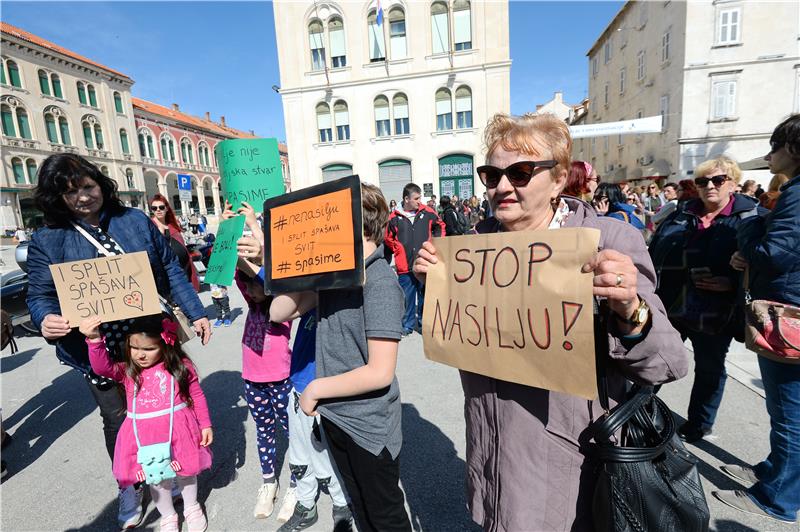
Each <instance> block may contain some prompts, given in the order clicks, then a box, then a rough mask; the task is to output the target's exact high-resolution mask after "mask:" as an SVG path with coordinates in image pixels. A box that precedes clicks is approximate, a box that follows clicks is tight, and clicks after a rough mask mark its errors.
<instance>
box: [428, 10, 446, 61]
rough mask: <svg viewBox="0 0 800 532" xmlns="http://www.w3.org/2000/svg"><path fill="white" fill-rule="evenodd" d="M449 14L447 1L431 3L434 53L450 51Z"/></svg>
mask: <svg viewBox="0 0 800 532" xmlns="http://www.w3.org/2000/svg"><path fill="white" fill-rule="evenodd" d="M448 14H449V13H448V9H447V4H446V3H444V2H434V3H433V5H431V40H432V45H433V48H432V50H433V53H434V54H443V53H445V52H449V51H450V24H449V23H448V20H447V19H448Z"/></svg>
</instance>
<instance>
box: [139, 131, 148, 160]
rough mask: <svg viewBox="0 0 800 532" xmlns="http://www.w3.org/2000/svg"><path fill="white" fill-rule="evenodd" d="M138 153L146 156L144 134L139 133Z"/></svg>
mask: <svg viewBox="0 0 800 532" xmlns="http://www.w3.org/2000/svg"><path fill="white" fill-rule="evenodd" d="M139 155H141V156H142V157H147V150H146V149H145V147H144V135H142V134H141V133H139Z"/></svg>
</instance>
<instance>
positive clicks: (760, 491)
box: [747, 356, 800, 521]
mask: <svg viewBox="0 0 800 532" xmlns="http://www.w3.org/2000/svg"><path fill="white" fill-rule="evenodd" d="M758 365H759V366H760V367H761V380H762V381H763V383H764V391H765V392H766V398H767V412H768V413H769V421H770V426H771V430H770V432H769V456H767V458H766V460H764V461H763V462H761V463H760V464H758V465H757V466H755V473H756V477H758V482H757V483H756V484H755V485H753V487H751V488H750V489H749V490H747V492H748V494H749V495H750V497H751V498H752V499H753V500H754V501H755V502H756V503H758V505H759V506H761V507H762V508H763V509H764V510H765V511H766V512H768V513H769V514H771V515H773V516H775V517H779V518H781V519H790V520H792V521H793V520H795V519H796V518H797V512H798V511H800V365H799V364H783V363H781V362H774V361H772V360H769V359H767V358H764V357H761V356H760V357H758Z"/></svg>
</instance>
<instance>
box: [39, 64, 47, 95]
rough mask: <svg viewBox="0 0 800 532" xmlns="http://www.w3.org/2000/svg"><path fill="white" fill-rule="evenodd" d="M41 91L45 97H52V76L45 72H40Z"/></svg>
mask: <svg viewBox="0 0 800 532" xmlns="http://www.w3.org/2000/svg"><path fill="white" fill-rule="evenodd" d="M39 90H41V91H42V94H44V95H45V96H50V76H48V75H47V72H45V71H44V70H40V71H39Z"/></svg>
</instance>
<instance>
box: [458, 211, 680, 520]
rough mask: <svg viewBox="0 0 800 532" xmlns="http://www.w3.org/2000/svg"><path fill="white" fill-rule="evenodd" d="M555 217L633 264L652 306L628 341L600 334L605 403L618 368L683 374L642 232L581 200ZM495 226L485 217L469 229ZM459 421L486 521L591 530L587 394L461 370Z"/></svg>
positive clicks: (478, 510)
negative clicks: (605, 356)
mask: <svg viewBox="0 0 800 532" xmlns="http://www.w3.org/2000/svg"><path fill="white" fill-rule="evenodd" d="M564 199H565V201H566V202H567V203H568V205H569V207H570V211H571V214H570V216H569V218H568V219H567V221H566V223H565V224H564V227H592V228H596V229H600V232H601V233H600V249H615V250H617V251H619V252H622V253H624V254H626V255H628V256H629V257H631V259H633V262H634V264H636V266H637V268H638V269H639V276H638V282H637V286H638V291H639V297H640V298H642V299H644V300H645V301H647V304H648V305H649V306H650V309H651V312H652V326H651V328H650V330H649V332H648V333H647V336H646V337H645V338H644V339H643V340H641V341H640V342H639V343H638V344H636V345H635V346H634V347H632V348H631V349H630V350H628V349H626V348H625V347H624V346H623V345H622V344H621V342H620V340H619V338H617V337H616V336H615V335H614V334H609V336H608V343H609V353H610V357H611V362H610V363H609V369H608V380H609V395H610V396H611V400H612V406H613V404H615V399H617V400H618V399H619V398H620V397H622V394H623V393H624V386H625V378H626V377H627V378H628V379H630V380H633V381H635V382H639V383H643V384H660V383H664V382H669V381H672V380H676V379H679V378H681V377H683V376H684V375H686V371H687V365H688V352H687V351H686V349H685V348H684V346H683V342H681V338H680V336H679V335H678V333H677V332H676V331H675V329H673V327H672V325H670V323H669V321H668V320H667V316H666V312H665V310H664V307H663V305H662V304H661V301H660V300H659V298H658V296H656V295H655V281H656V275H655V272H654V269H653V264H652V262H651V261H650V256H649V255H648V253H647V248H646V247H645V243H644V239H643V238H642V235H641V233H640V232H639V231H637V230H636V229H634V228H633V226H631V225H630V224H627V223H625V222H621V221H619V220H615V219H613V218H609V217H599V216H597V215H596V214H595V211H594V209H592V208H591V207H590V206H589V205H588V204H586V203H584V202H582V201H579V200H575V199H573V198H564ZM497 229H498V223H497V221H496V220H495V219H489V220H485V221H483V222H481V223H480V224H478V226H477V230H478V232H479V233H489V232H494V231H496V230H497ZM461 383H462V386H463V388H464V401H465V404H464V416H465V418H466V426H467V435H466V439H467V501H468V504H469V507H470V510H471V512H472V518H473V519H474V520H475V522H477V523H478V524H480V525H482V526H483V528H484V530H490V531H519V530H574V531H577V530H593V529H594V527H593V525H592V508H591V506H592V503H591V501H592V493H593V489H594V484H595V474H594V469H595V463H594V462H593V461H592V460H590V459H589V458H587V457H586V456H584V455H583V454H582V453H581V452H580V451H579V444H580V443H583V442H586V441H587V439H588V434H587V430H586V429H587V427H588V426H589V424H590V423H591V422H592V421H594V420H596V419H598V418H599V417H600V416H601V415H602V408H601V407H600V405H599V403H598V402H597V401H588V400H586V399H581V398H579V397H575V396H572V395H569V394H566V393H560V392H550V391H547V390H543V389H540V388H533V387H530V386H524V385H521V384H514V383H511V382H506V381H501V380H497V379H493V378H490V377H484V376H482V375H477V374H474V373H469V372H466V371H462V372H461Z"/></svg>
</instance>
